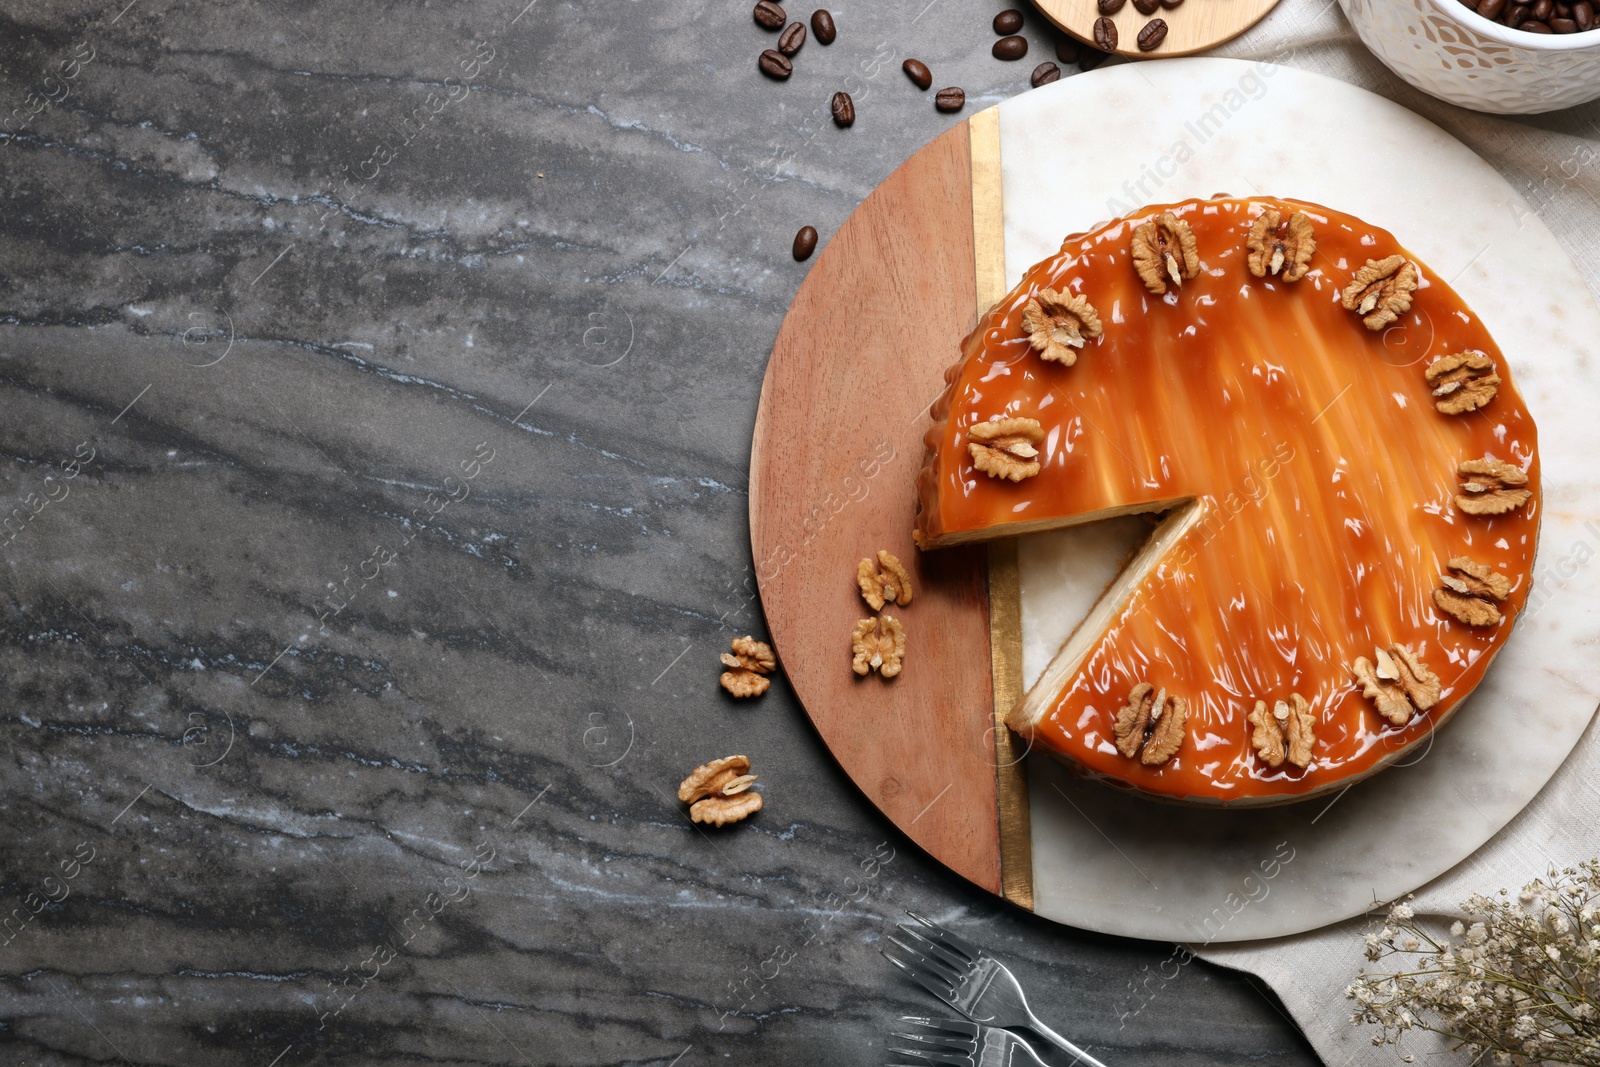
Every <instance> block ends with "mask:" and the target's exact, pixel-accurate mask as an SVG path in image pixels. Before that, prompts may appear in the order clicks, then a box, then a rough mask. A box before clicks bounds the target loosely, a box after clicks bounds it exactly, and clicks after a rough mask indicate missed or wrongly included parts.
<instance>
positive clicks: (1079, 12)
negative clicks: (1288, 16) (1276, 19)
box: [1033, 0, 1278, 58]
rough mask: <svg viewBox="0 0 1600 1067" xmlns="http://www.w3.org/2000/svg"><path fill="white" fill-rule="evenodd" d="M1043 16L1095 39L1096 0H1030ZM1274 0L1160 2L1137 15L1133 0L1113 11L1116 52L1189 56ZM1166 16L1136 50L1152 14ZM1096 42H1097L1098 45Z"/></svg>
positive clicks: (1252, 19)
mask: <svg viewBox="0 0 1600 1067" xmlns="http://www.w3.org/2000/svg"><path fill="white" fill-rule="evenodd" d="M1033 2H1034V6H1035V7H1037V8H1038V9H1039V10H1040V12H1042V13H1043V14H1044V16H1045V18H1047V19H1049V20H1050V21H1051V22H1053V23H1055V24H1056V26H1057V27H1058V28H1060V29H1062V30H1064V31H1066V32H1067V33H1070V34H1072V36H1074V37H1076V38H1078V39H1079V40H1081V41H1085V42H1087V43H1089V44H1094V43H1095V41H1094V23H1095V20H1096V19H1098V18H1099V17H1100V9H1099V5H1098V4H1097V3H1096V2H1095V0H1033ZM1277 6H1278V0H1187V2H1186V3H1184V4H1182V5H1181V6H1179V7H1176V8H1173V9H1172V10H1170V11H1169V10H1166V9H1164V8H1158V9H1157V10H1156V12H1155V13H1154V14H1152V15H1141V14H1139V12H1138V11H1137V10H1135V9H1134V6H1133V5H1132V4H1131V3H1125V4H1123V5H1122V10H1121V11H1118V12H1117V13H1116V14H1115V15H1112V16H1111V21H1112V22H1114V23H1116V24H1117V55H1119V56H1132V57H1134V58H1139V57H1145V56H1151V57H1163V56H1187V55H1193V54H1194V53H1196V52H1203V51H1205V50H1206V49H1208V48H1215V47H1216V46H1217V45H1219V44H1221V43H1222V42H1224V41H1230V40H1232V39H1233V38H1235V37H1237V36H1239V35H1240V34H1241V33H1243V32H1244V31H1245V30H1248V29H1249V28H1250V27H1251V26H1254V25H1255V24H1256V23H1257V22H1259V21H1261V19H1262V18H1264V17H1265V16H1266V14H1267V12H1269V11H1271V10H1272V9H1273V8H1274V7H1277ZM1154 18H1161V19H1165V20H1166V22H1167V37H1166V40H1164V41H1162V42H1161V45H1160V47H1158V48H1156V49H1155V50H1153V51H1150V52H1141V51H1139V46H1138V44H1137V43H1136V40H1137V38H1138V36H1139V31H1140V30H1141V29H1142V28H1143V27H1144V25H1145V23H1147V22H1149V21H1150V20H1151V19H1154ZM1097 47H1098V46H1097Z"/></svg>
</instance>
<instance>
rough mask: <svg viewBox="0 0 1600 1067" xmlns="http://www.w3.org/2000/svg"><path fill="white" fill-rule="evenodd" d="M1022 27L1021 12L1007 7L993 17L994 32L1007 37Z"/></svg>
mask: <svg viewBox="0 0 1600 1067" xmlns="http://www.w3.org/2000/svg"><path fill="white" fill-rule="evenodd" d="M1020 29H1022V12H1020V11H1018V10H1017V9H1016V8H1014V7H1008V8H1006V9H1005V10H1004V11H1002V12H1000V14H998V15H996V16H995V17H994V32H995V33H998V34H999V35H1000V36H1002V37H1007V36H1009V35H1011V34H1013V33H1016V32H1017V31H1018V30H1020Z"/></svg>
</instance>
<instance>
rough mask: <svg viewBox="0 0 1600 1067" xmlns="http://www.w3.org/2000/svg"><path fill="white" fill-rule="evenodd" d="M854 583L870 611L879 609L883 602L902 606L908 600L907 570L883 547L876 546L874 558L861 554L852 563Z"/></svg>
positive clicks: (909, 575) (910, 593)
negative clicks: (854, 571)
mask: <svg viewBox="0 0 1600 1067" xmlns="http://www.w3.org/2000/svg"><path fill="white" fill-rule="evenodd" d="M856 586H857V587H858V588H860V590H861V599H862V600H865V601H866V602H867V606H868V607H870V608H871V609H872V610H873V611H882V610H883V606H884V605H885V604H899V605H900V606H901V607H905V606H906V605H907V604H909V603H911V597H912V592H913V591H912V589H911V574H910V572H909V571H907V570H906V566H905V564H904V563H901V562H900V558H899V557H898V556H896V555H895V554H894V553H893V552H890V551H889V550H887V549H883V548H880V549H878V562H877V564H876V565H874V564H873V562H872V560H870V559H868V558H867V557H865V556H863V557H862V558H861V562H860V563H858V564H856Z"/></svg>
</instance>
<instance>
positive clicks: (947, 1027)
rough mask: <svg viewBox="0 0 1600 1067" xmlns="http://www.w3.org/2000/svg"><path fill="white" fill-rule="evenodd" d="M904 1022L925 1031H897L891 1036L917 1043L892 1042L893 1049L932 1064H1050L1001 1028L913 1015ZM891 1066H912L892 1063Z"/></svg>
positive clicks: (956, 1066) (985, 1066) (970, 1066)
mask: <svg viewBox="0 0 1600 1067" xmlns="http://www.w3.org/2000/svg"><path fill="white" fill-rule="evenodd" d="M900 1021H901V1022H903V1023H915V1024H916V1025H917V1026H920V1027H922V1028H923V1029H924V1031H925V1032H923V1033H918V1032H916V1031H911V1032H909V1033H908V1032H906V1031H903V1030H895V1031H893V1032H892V1033H891V1035H890V1036H891V1037H897V1038H900V1039H901V1040H902V1041H910V1042H913V1044H912V1045H910V1046H908V1047H906V1048H897V1047H895V1046H894V1045H890V1046H889V1051H890V1052H898V1053H901V1054H903V1055H907V1056H916V1057H918V1058H919V1059H923V1060H926V1061H927V1062H929V1063H936V1064H946V1065H949V1067H1016V1065H1017V1064H1035V1065H1036V1067H1049V1065H1048V1064H1046V1063H1045V1062H1044V1061H1043V1060H1041V1059H1040V1058H1039V1057H1038V1055H1036V1054H1035V1053H1034V1051H1033V1049H1032V1048H1030V1047H1029V1046H1028V1043H1027V1042H1026V1041H1024V1040H1022V1038H1020V1037H1018V1036H1017V1035H1016V1034H1013V1033H1008V1032H1007V1031H1005V1030H1001V1029H1000V1028H998V1027H994V1026H979V1025H978V1024H977V1023H968V1022H962V1021H961V1020H960V1019H917V1018H913V1017H912V1016H909V1015H907V1016H904V1017H903V1018H901V1020H900ZM888 1067H912V1065H911V1064H894V1063H891V1064H889V1065H888Z"/></svg>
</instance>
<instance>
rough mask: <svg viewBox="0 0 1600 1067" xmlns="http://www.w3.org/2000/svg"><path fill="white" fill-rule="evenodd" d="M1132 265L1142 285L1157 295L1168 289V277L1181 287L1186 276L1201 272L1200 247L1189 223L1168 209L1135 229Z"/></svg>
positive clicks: (1132, 245) (1131, 248)
mask: <svg viewBox="0 0 1600 1067" xmlns="http://www.w3.org/2000/svg"><path fill="white" fill-rule="evenodd" d="M1130 250H1131V251H1132V253H1133V267H1134V269H1135V270H1137V271H1138V272H1139V280H1140V281H1142V282H1144V287H1145V288H1146V289H1148V290H1150V291H1151V292H1152V293H1155V294H1156V295H1157V296H1160V295H1161V294H1162V293H1164V292H1166V291H1167V279H1168V278H1170V279H1172V284H1173V285H1177V286H1181V285H1183V282H1184V279H1185V278H1193V277H1194V276H1195V275H1197V274H1199V273H1200V252H1199V246H1198V245H1197V244H1196V243H1195V239H1194V231H1193V230H1191V229H1189V224H1188V223H1187V222H1184V221H1183V220H1182V219H1180V218H1178V216H1176V215H1174V214H1173V213H1172V212H1170V211H1163V212H1162V213H1161V215H1160V217H1158V218H1156V219H1154V220H1152V221H1150V222H1147V223H1145V224H1144V225H1143V226H1138V227H1135V228H1134V231H1133V242H1132V244H1131V246H1130Z"/></svg>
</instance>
